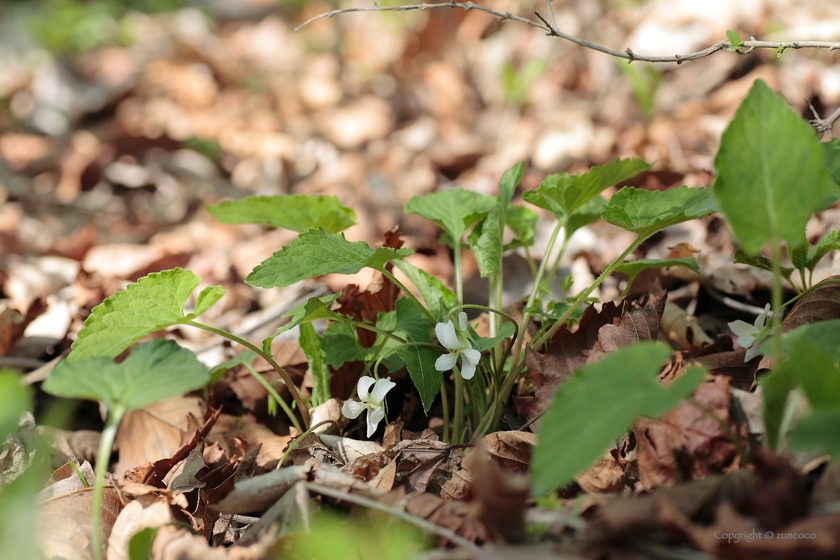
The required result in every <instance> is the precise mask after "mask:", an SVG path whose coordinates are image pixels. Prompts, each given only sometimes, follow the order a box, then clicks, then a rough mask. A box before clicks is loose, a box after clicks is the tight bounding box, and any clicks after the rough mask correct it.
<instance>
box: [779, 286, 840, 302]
mask: <svg viewBox="0 0 840 560" xmlns="http://www.w3.org/2000/svg"><path fill="white" fill-rule="evenodd" d="M831 284H840V280H837V279H831V278H827V279H825V280H823V281H822V282H818V283H817V284H816V285H815V286H811V287H810V288H808V289H807V290H804V291H802V292H800V293H798V294H796V296H795V297H792V298H790V299H789V300H787V301H786V302H785V303H784V304H782V309H784V308H786V307H787V306H788V305H790V304H792V303H796V302H797V301H799V299H800V298H802V297H804V296H806V295H808V294H810V293H811V292H813V291H814V290H816V289H817V288H819V287H820V286H828V285H831Z"/></svg>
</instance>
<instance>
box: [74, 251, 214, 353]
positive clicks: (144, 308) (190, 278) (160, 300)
mask: <svg viewBox="0 0 840 560" xmlns="http://www.w3.org/2000/svg"><path fill="white" fill-rule="evenodd" d="M200 281H201V278H199V277H198V276H196V275H195V274H193V273H192V272H190V271H189V270H182V269H180V268H175V269H172V270H164V271H163V272H155V273H153V274H149V275H148V276H144V277H143V278H140V279H139V280H137V282H135V283H134V284H130V285H129V286H128V287H127V288H126V289H125V290H121V291H119V292H117V293H116V294H114V295H112V296H111V297H109V298H107V299H106V300H105V301H103V302H102V303H101V304H99V305H97V306H96V307H94V308H93V310H92V311H91V313H90V316H89V317H88V318H87V319H86V320H85V324H84V326H83V327H82V330H81V331H79V335H78V337H77V338H76V340H74V341H73V345H72V348H73V351H72V352H70V355H69V356H67V359H68V360H69V361H71V362H72V361H75V360H81V359H83V358H92V357H107V358H113V357H114V356H116V355H117V354H119V353H120V352H122V351H123V350H125V349H126V348H128V347H129V346H131V345H132V344H133V343H134V342H136V341H138V340H140V339H141V338H143V337H144V336H146V335H147V334H150V333H153V332H155V331H159V330H161V329H164V328H166V327H169V326H172V325H177V324H178V323H183V322H186V321H188V320H190V319H193V318H195V317H196V316H198V315H199V314H200V313H203V312H204V311H206V310H207V309H208V308H209V307H210V306H211V305H213V304H214V303H215V302H216V301H218V299H219V298H220V297H221V296H222V295H224V293H225V291H224V289H222V288H221V287H219V286H211V287H209V288H205V289H204V290H202V291H201V294H200V295H199V298H198V303H197V305H196V309H195V311H194V312H193V313H190V314H186V313H184V304H185V303H186V301H187V298H189V296H190V294H191V293H192V291H193V290H194V289H195V288H196V286H198V283H199V282H200Z"/></svg>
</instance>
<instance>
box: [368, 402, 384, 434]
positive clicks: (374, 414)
mask: <svg viewBox="0 0 840 560" xmlns="http://www.w3.org/2000/svg"><path fill="white" fill-rule="evenodd" d="M383 418H385V411H384V410H383V409H382V407H381V406H372V407H370V408H369V409H368V414H367V437H370V436H372V435H373V432H375V431H376V427H377V426H378V425H379V423H380V422H381V421H382V419H383Z"/></svg>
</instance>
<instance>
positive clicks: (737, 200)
mask: <svg viewBox="0 0 840 560" xmlns="http://www.w3.org/2000/svg"><path fill="white" fill-rule="evenodd" d="M715 170H716V172H717V180H716V181H715V183H714V185H713V187H712V188H713V190H714V194H715V196H716V197H717V199H718V201H719V202H720V208H721V211H722V212H723V214H724V215H725V216H726V219H727V221H728V222H729V225H730V226H731V227H732V231H733V232H734V233H735V236H736V237H737V238H738V241H739V242H740V243H741V246H742V247H743V248H744V250H745V251H747V252H748V253H752V254H756V253H758V252H759V251H760V250H761V247H762V246H763V245H764V244H765V243H767V242H769V241H771V240H773V239H785V240H786V241H787V243H788V245H789V246H793V245H796V243H797V242H798V241H799V239H800V237H801V236H802V231H803V230H804V229H805V224H806V223H807V221H808V219H809V218H810V217H811V215H812V214H813V213H814V212H815V211H816V210H817V209H818V208H819V207H820V205H821V204H822V203H823V202H824V201H825V200H826V198H827V197H829V196H830V195H831V194H832V193H833V191H834V190H835V186H834V183H833V182H832V180H831V178H830V177H829V175H828V172H827V171H826V168H825V165H824V155H823V149H822V147H821V146H820V143H819V140H818V139H817V137H816V136H815V135H814V131H813V129H812V128H811V127H810V126H809V125H808V123H807V122H805V121H804V120H802V118H800V117H799V115H797V114H796V113H795V112H793V111H792V110H791V109H790V108H789V107H788V106H787V104H786V103H785V101H784V100H783V99H782V98H781V97H779V96H778V95H776V94H775V93H773V91H772V90H771V89H770V88H769V87H767V85H766V84H765V83H764V82H762V81H761V80H756V82H755V83H754V84H753V86H752V88H751V89H750V93H749V94H748V95H747V97H746V99H744V101H743V103H741V106H740V107H738V110H737V111H736V112H735V117H734V118H733V119H732V122H730V123H729V126H728V127H727V128H726V131H725V132H724V133H723V137H722V138H721V141H720V149H719V150H718V153H717V156H716V157H715Z"/></svg>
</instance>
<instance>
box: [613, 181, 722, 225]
mask: <svg viewBox="0 0 840 560" xmlns="http://www.w3.org/2000/svg"><path fill="white" fill-rule="evenodd" d="M716 211H717V204H716V203H715V199H714V197H713V196H712V193H711V192H710V191H709V189H701V188H697V189H690V188H688V187H677V188H674V189H668V190H665V191H646V190H643V189H635V188H633V187H624V188H623V189H621V190H620V191H618V192H617V193H615V194H614V195H612V198H610V201H609V202H608V203H607V205H606V206H605V207H604V210H603V211H602V212H601V217H602V218H603V219H604V220H606V221H607V222H609V223H611V224H613V225H615V226H618V227H620V228H623V229H626V230H628V231H632V232H633V233H635V234H637V235H638V236H639V237H642V238H645V237H648V236H650V235H653V234H654V233H656V232H657V231H660V230H662V229H665V228H666V227H668V226H672V225H675V224H679V223H682V222H686V221H688V220H693V219H695V218H700V217H702V216H708V215H709V214H711V213H712V212H716Z"/></svg>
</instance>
